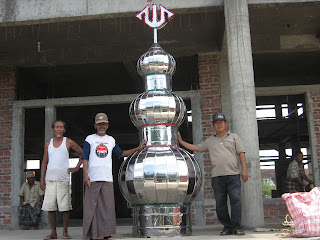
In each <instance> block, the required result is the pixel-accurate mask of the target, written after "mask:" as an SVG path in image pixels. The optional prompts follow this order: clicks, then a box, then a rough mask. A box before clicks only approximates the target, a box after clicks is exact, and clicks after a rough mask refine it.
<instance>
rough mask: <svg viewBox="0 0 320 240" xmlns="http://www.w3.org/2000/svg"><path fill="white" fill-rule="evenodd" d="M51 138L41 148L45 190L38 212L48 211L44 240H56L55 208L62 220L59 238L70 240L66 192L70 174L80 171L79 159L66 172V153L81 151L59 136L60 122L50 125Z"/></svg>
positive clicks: (62, 129)
mask: <svg viewBox="0 0 320 240" xmlns="http://www.w3.org/2000/svg"><path fill="white" fill-rule="evenodd" d="M51 127H52V130H53V134H54V138H52V139H51V140H49V141H48V142H46V144H45V146H44V154H43V161H42V164H41V179H40V185H41V189H42V190H44V191H45V195H44V201H43V205H42V210H44V211H48V217H49V223H50V226H51V233H50V234H49V235H48V236H46V237H45V238H44V239H57V230H56V210H57V209H59V211H60V212H63V213H62V218H63V233H62V238H63V239H70V238H71V237H70V236H69V234H68V222H69V210H72V206H71V195H70V189H69V180H70V172H75V171H77V170H78V169H79V168H80V165H81V164H82V160H81V159H79V162H78V164H77V167H76V168H74V169H69V150H70V149H73V150H74V151H75V152H76V154H77V155H78V156H81V154H82V148H81V147H80V146H79V145H78V144H77V143H75V142H74V141H73V140H71V139H70V138H66V137H63V134H64V133H65V132H66V125H65V123H64V122H62V121H56V122H54V123H53V124H52V126H51Z"/></svg>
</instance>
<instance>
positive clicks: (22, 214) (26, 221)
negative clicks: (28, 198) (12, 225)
mask: <svg viewBox="0 0 320 240" xmlns="http://www.w3.org/2000/svg"><path fill="white" fill-rule="evenodd" d="M40 216H41V202H40V201H38V202H37V203H36V204H35V205H34V207H31V205H30V204H29V203H27V204H25V205H22V204H21V205H20V206H19V224H20V225H24V226H34V225H36V224H37V223H38V221H39V219H40Z"/></svg>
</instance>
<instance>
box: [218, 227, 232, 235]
mask: <svg viewBox="0 0 320 240" xmlns="http://www.w3.org/2000/svg"><path fill="white" fill-rule="evenodd" d="M231 234H232V230H230V229H227V228H226V229H223V230H222V231H221V232H220V236H226V235H231Z"/></svg>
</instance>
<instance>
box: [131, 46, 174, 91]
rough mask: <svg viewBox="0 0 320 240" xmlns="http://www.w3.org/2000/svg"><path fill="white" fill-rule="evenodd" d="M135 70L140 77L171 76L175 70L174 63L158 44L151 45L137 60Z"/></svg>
mask: <svg viewBox="0 0 320 240" xmlns="http://www.w3.org/2000/svg"><path fill="white" fill-rule="evenodd" d="M137 70H138V73H139V74H140V76H141V77H145V76H147V75H149V74H155V73H162V74H168V75H171V76H172V75H173V74H174V71H175V70H176V61H175V60H174V58H173V57H172V56H171V55H170V54H169V53H166V52H165V51H164V50H163V49H162V48H161V47H160V45H159V44H158V43H153V45H152V46H151V48H149V50H148V51H147V52H146V53H145V54H143V55H142V56H141V57H140V58H139V60H138V62H137ZM170 90H171V89H170Z"/></svg>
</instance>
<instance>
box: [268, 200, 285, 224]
mask: <svg viewBox="0 0 320 240" xmlns="http://www.w3.org/2000/svg"><path fill="white" fill-rule="evenodd" d="M263 209H264V222H265V224H266V225H268V224H277V225H278V224H281V223H283V221H284V220H285V217H286V215H287V214H288V213H289V212H288V210H287V206H286V203H285V201H284V200H283V199H282V198H273V199H264V200H263Z"/></svg>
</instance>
